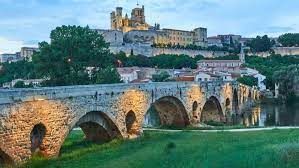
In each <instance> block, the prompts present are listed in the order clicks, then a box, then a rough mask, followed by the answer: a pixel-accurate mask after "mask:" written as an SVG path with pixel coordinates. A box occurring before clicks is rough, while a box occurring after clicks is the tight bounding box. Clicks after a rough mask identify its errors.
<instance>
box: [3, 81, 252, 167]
mask: <svg viewBox="0 0 299 168" xmlns="http://www.w3.org/2000/svg"><path fill="white" fill-rule="evenodd" d="M257 93H258V91H256V90H255V89H254V88H250V87H247V86H244V85H240V84H239V83H237V82H221V81H218V82H201V83H199V82H167V83H146V84H111V85H86V86H63V87H45V88H33V89H12V90H0V151H2V153H3V156H2V154H1V152H0V158H1V157H2V158H3V157H4V154H5V157H10V159H11V160H13V161H23V160H26V159H28V158H30V157H31V155H32V154H34V152H35V151H36V149H39V150H40V151H41V152H42V154H43V155H44V156H47V157H52V156H57V155H58V154H59V150H60V146H61V145H62V143H63V141H64V139H65V138H66V137H67V135H68V133H69V132H70V131H71V130H72V129H73V128H74V127H76V126H79V127H81V128H82V130H83V131H84V133H85V135H86V137H87V138H88V139H90V140H99V139H102V140H104V141H107V140H109V139H110V138H115V137H123V138H132V137H136V136H138V135H140V134H141V133H142V126H143V125H144V123H145V122H151V120H152V119H151V116H152V115H151V114H150V113H149V112H150V111H151V110H150V109H151V108H154V109H155V110H154V111H155V113H156V116H157V117H158V118H159V120H160V122H159V124H161V125H176V126H187V125H190V124H191V125H198V124H199V123H200V122H205V121H209V120H216V121H220V122H227V121H228V120H226V117H229V116H231V115H232V114H234V113H238V109H239V108H240V107H241V106H242V104H244V103H246V102H249V100H250V99H251V98H253V99H257V98H258V94H257ZM12 132H13V133H14V134H13V135H11V133H12ZM6 142H9V143H6ZM15 149H18V150H15ZM0 160H1V159H0ZM0 164H1V163H0Z"/></svg>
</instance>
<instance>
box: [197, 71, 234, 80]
mask: <svg viewBox="0 0 299 168" xmlns="http://www.w3.org/2000/svg"><path fill="white" fill-rule="evenodd" d="M195 74H196V75H195V81H196V82H210V81H233V80H234V79H233V78H232V75H231V74H230V73H225V72H217V71H214V72H212V71H197V72H196V73H195Z"/></svg>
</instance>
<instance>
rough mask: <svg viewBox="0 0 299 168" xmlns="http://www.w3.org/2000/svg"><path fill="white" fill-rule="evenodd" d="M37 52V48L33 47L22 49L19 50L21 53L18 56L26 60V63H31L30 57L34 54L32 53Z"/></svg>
mask: <svg viewBox="0 0 299 168" xmlns="http://www.w3.org/2000/svg"><path fill="white" fill-rule="evenodd" d="M36 51H38V48H34V47H22V48H21V53H20V56H21V57H22V58H23V59H26V60H28V61H32V55H33V54H34V52H36Z"/></svg>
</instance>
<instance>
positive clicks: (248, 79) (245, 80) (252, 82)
mask: <svg viewBox="0 0 299 168" xmlns="http://www.w3.org/2000/svg"><path fill="white" fill-rule="evenodd" d="M237 81H238V82H240V83H242V84H244V85H247V86H257V85H258V80H257V78H255V77H253V76H243V77H240V78H238V79H237Z"/></svg>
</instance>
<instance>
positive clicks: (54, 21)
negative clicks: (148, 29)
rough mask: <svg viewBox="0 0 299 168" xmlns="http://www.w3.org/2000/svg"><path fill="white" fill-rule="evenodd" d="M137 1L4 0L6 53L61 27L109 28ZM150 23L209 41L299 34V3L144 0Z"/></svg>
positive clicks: (0, 44) (0, 16) (1, 25)
mask: <svg viewBox="0 0 299 168" xmlns="http://www.w3.org/2000/svg"><path fill="white" fill-rule="evenodd" d="M136 2H137V0H0V53H3V52H15V51H18V50H20V47H21V46H36V45H37V43H38V42H40V41H48V40H49V34H50V31H51V30H52V29H54V28H55V27H57V26H60V25H63V24H65V25H69V24H70V25H82V26H86V25H89V26H90V27H92V28H109V27H110V21H109V14H110V12H111V11H112V10H114V8H115V7H116V6H123V7H124V10H125V12H127V13H130V10H131V8H133V7H135V6H136ZM139 3H140V4H144V5H145V10H146V11H145V13H146V20H147V22H148V23H149V24H152V25H153V24H154V23H155V22H158V23H160V24H161V27H162V28H177V29H185V30H191V29H193V28H195V27H207V28H208V36H212V35H217V34H227V33H232V34H241V35H243V36H246V37H254V36H256V35H263V34H268V35H270V36H278V35H280V34H283V33H286V32H299V12H298V9H299V1H298V0H283V1H281V0H139Z"/></svg>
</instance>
